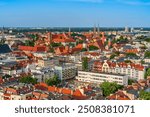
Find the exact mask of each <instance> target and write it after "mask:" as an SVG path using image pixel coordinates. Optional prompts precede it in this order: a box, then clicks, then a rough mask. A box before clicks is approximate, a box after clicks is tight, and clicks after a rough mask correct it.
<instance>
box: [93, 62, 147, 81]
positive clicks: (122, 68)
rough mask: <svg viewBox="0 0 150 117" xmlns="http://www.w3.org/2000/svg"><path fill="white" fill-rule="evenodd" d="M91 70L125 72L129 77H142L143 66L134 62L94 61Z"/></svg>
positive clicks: (138, 78) (137, 78) (143, 72)
mask: <svg viewBox="0 0 150 117" xmlns="http://www.w3.org/2000/svg"><path fill="white" fill-rule="evenodd" d="M93 71H96V72H104V73H115V74H125V75H127V76H128V78H129V79H136V80H140V79H144V75H145V72H146V70H145V67H144V66H143V65H141V64H134V63H125V62H121V63H116V62H108V61H104V62H100V61H96V62H94V64H93Z"/></svg>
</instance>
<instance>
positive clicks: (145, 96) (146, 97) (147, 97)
mask: <svg viewBox="0 0 150 117" xmlns="http://www.w3.org/2000/svg"><path fill="white" fill-rule="evenodd" d="M139 98H140V99H142V100H150V92H145V91H144V90H142V91H140V94H139Z"/></svg>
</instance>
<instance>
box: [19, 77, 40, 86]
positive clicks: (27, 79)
mask: <svg viewBox="0 0 150 117" xmlns="http://www.w3.org/2000/svg"><path fill="white" fill-rule="evenodd" d="M19 82H21V83H26V84H33V85H34V84H37V79H36V78H33V77H31V76H26V77H22V78H21V79H20V80H19Z"/></svg>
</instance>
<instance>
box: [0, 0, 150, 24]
mask: <svg viewBox="0 0 150 117" xmlns="http://www.w3.org/2000/svg"><path fill="white" fill-rule="evenodd" d="M94 24H99V25H100V26H102V27H124V26H129V27H150V0H0V27H1V26H10V27H12V26H13V27H16V26H17V27H24V26H25V27H28V26H31V27H80V26H81V27H89V26H94Z"/></svg>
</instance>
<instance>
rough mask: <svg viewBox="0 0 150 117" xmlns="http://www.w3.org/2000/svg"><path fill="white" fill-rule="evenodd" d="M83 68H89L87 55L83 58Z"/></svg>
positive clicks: (85, 69)
mask: <svg viewBox="0 0 150 117" xmlns="http://www.w3.org/2000/svg"><path fill="white" fill-rule="evenodd" d="M82 69H83V70H84V71H87V70H88V58H87V57H84V58H83V60H82Z"/></svg>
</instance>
